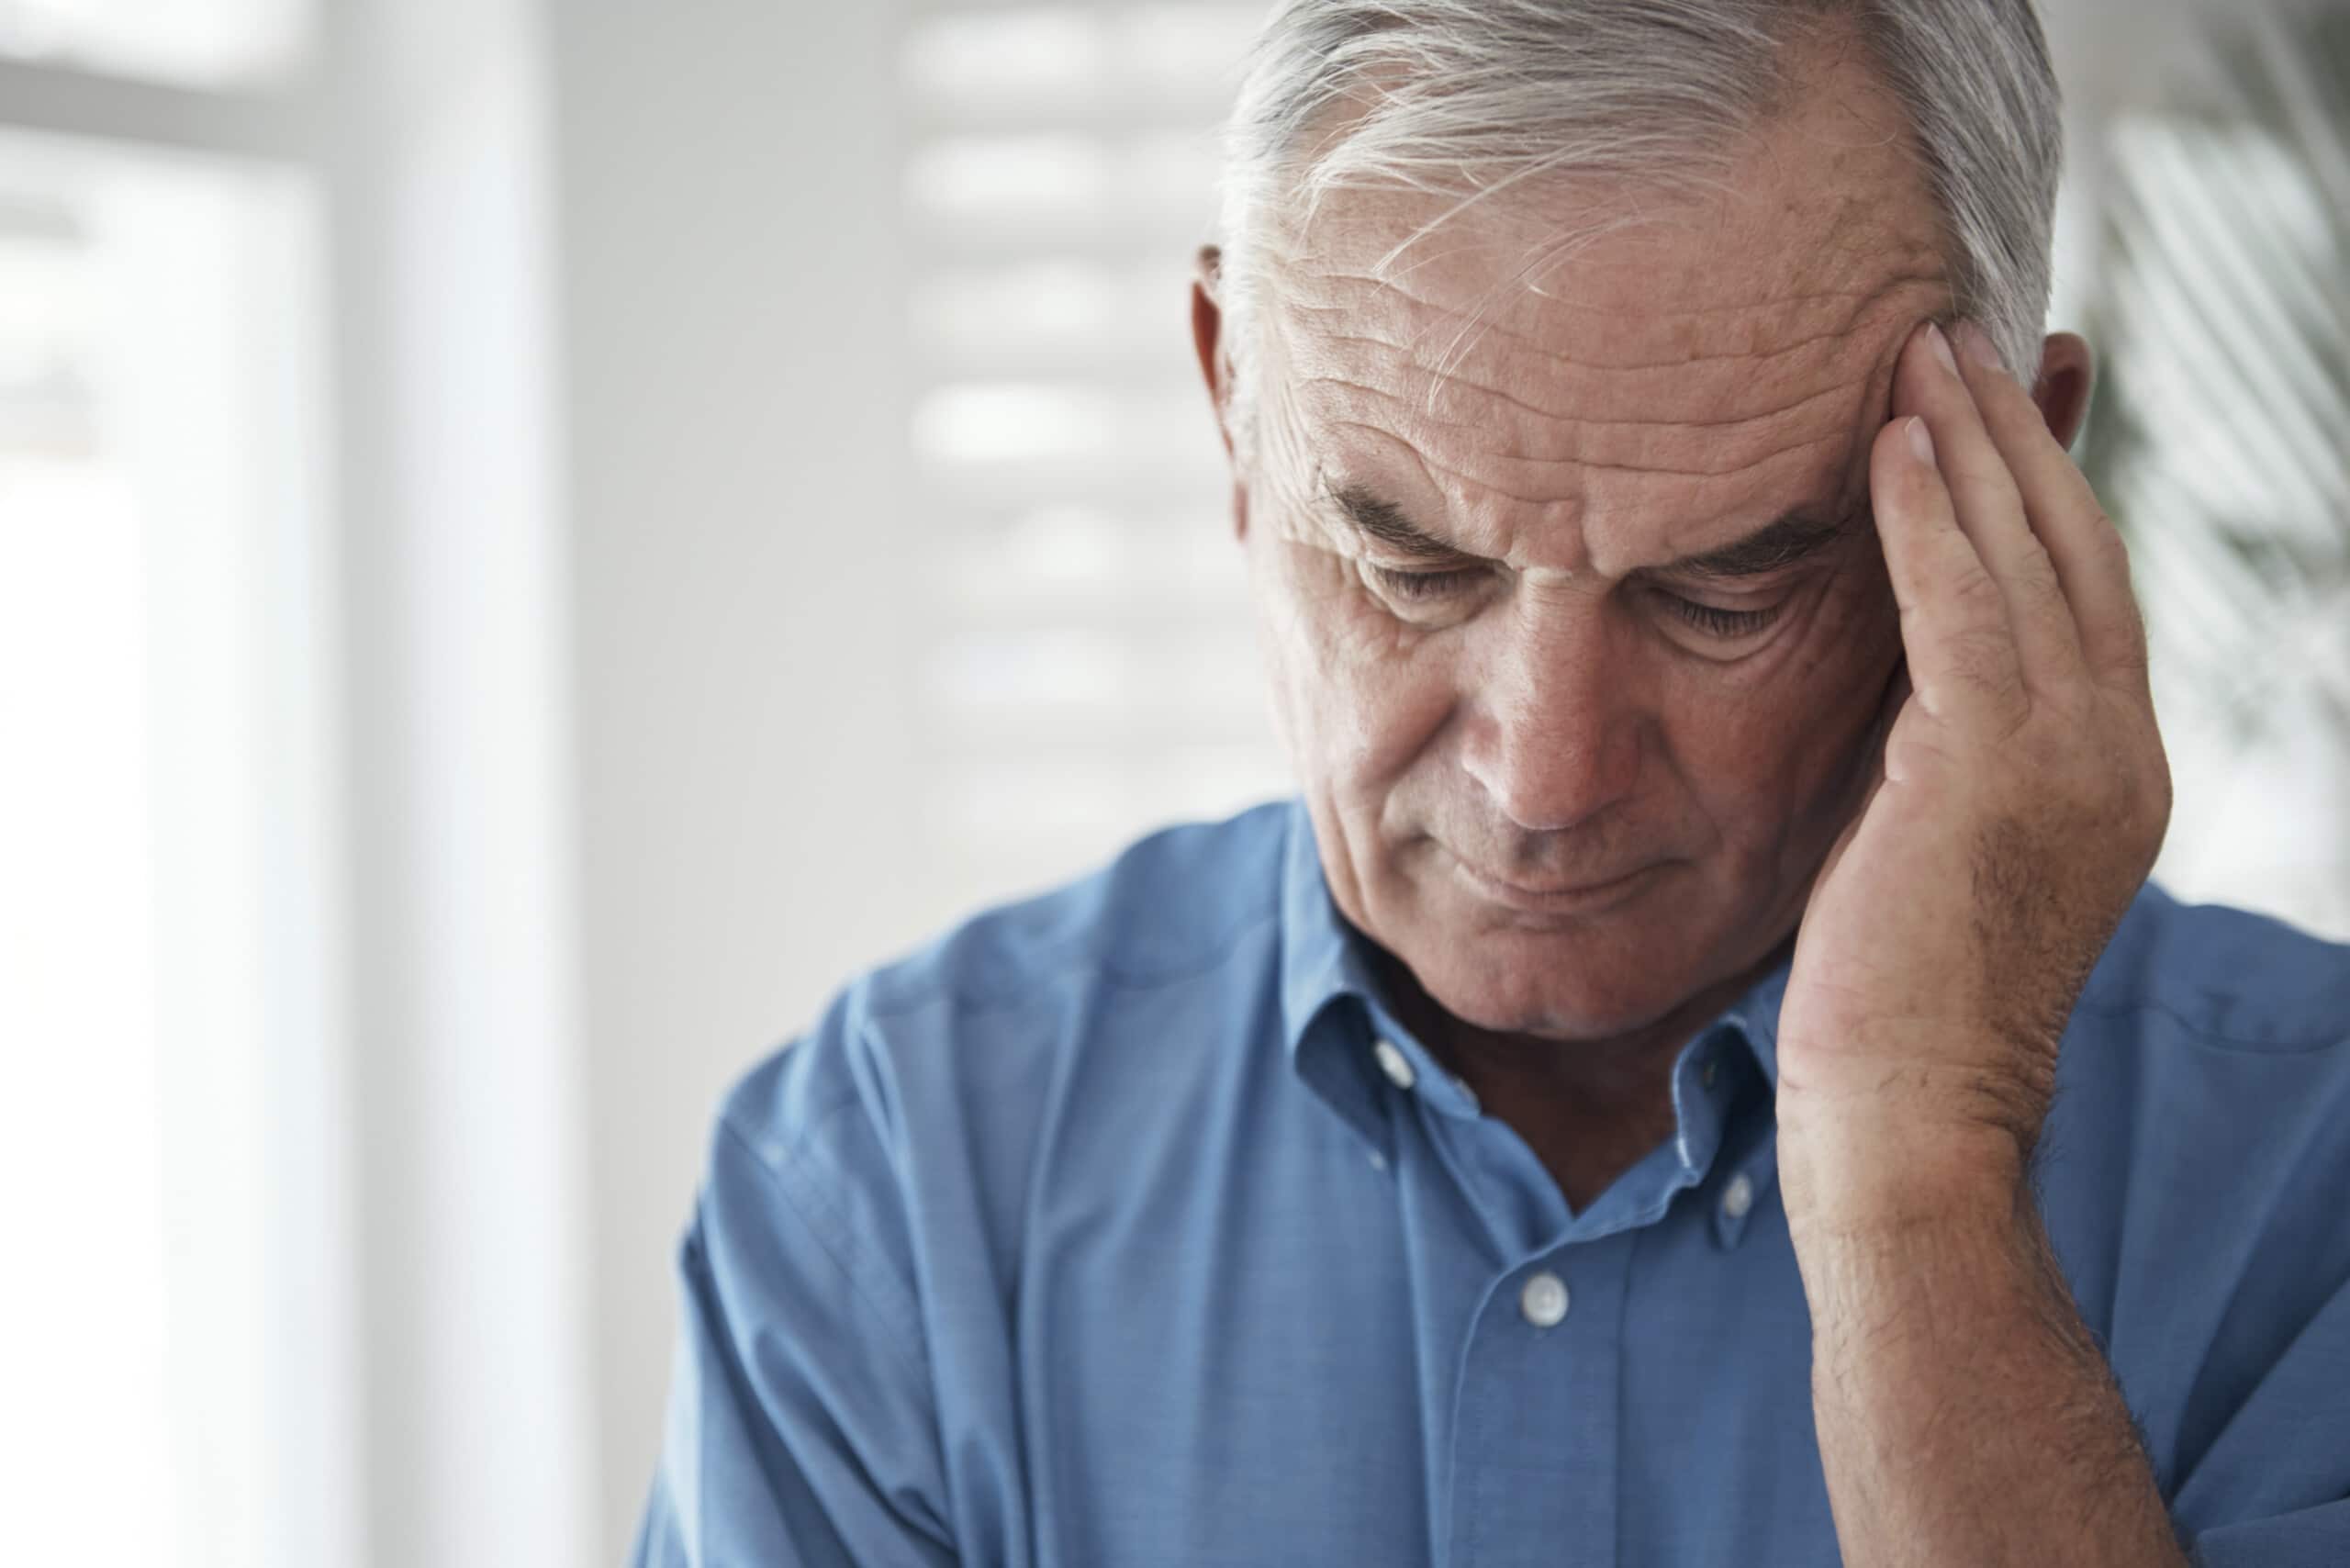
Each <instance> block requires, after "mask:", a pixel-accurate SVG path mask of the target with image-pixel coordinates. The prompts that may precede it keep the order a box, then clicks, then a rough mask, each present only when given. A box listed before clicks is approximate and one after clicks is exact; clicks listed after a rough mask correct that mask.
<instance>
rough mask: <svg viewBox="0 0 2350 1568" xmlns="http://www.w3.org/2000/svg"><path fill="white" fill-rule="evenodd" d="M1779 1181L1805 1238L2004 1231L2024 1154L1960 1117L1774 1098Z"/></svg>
mask: <svg viewBox="0 0 2350 1568" xmlns="http://www.w3.org/2000/svg"><path fill="white" fill-rule="evenodd" d="M1778 1128H1779V1131H1778V1161H1779V1182H1780V1187H1781V1191H1782V1195H1783V1200H1784V1202H1785V1206H1786V1211H1787V1217H1788V1224H1789V1226H1790V1227H1791V1228H1792V1229H1793V1230H1794V1231H1795V1232H1796V1239H1797V1240H1798V1241H1801V1240H1802V1239H1804V1238H1805V1237H1807V1235H1814V1234H1818V1235H1844V1236H1856V1237H1882V1236H1890V1235H1893V1234H1897V1233H1899V1232H1902V1231H1907V1230H1915V1229H1921V1228H1922V1229H1937V1230H1939V1229H1950V1228H1966V1229H1974V1230H1978V1231H1992V1232H1997V1231H2004V1230H2006V1229H2008V1228H2009V1227H2011V1226H2013V1225H2014V1224H2015V1223H2016V1221H2017V1219H2018V1217H2019V1216H2020V1215H2022V1214H2023V1213H2025V1212H2026V1211H2027V1210H2028V1209H2029V1207H2030V1202H2031V1187H2030V1179H2029V1173H2030V1155H2029V1153H2028V1151H2027V1150H2026V1148H2024V1146H2023V1144H2022V1143H2021V1142H2020V1140H2019V1139H2018V1137H2016V1136H2015V1135H2014V1134H2013V1133H2012V1132H2010V1131H2008V1130H2006V1129H2003V1128H1998V1127H1993V1126H1985V1125H1983V1124H1980V1123H1977V1122H1973V1121H1970V1120H1967V1119H1965V1118H1963V1117H1953V1116H1948V1115H1935V1114H1915V1113H1909V1112H1905V1111H1900V1110H1897V1109H1895V1108H1892V1107H1888V1106H1885V1105H1880V1104H1872V1103H1859V1102H1854V1101H1842V1102H1836V1103H1824V1104H1813V1103H1807V1102H1806V1101H1805V1100H1804V1099H1803V1098H1802V1097H1800V1096H1796V1097H1789V1096H1786V1095H1784V1094H1783V1095H1782V1096H1781V1098H1780V1106H1779V1112H1778Z"/></svg>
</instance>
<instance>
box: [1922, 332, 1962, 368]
mask: <svg viewBox="0 0 2350 1568" xmlns="http://www.w3.org/2000/svg"><path fill="white" fill-rule="evenodd" d="M1926 339H1927V341H1928V342H1930V343H1932V344H1933V345H1934V357H1935V358H1936V359H1938V360H1940V361H1942V368H1943V369H1944V370H1947V371H1949V372H1950V373H1951V374H1952V375H1957V374H1958V361H1956V360H1954V359H1953V358H1952V357H1951V353H1950V340H1949V339H1948V338H1946V337H1944V336H1943V335H1942V328H1941V326H1940V325H1939V324H1937V323H1935V322H1932V321H1929V322H1927V323H1926Z"/></svg>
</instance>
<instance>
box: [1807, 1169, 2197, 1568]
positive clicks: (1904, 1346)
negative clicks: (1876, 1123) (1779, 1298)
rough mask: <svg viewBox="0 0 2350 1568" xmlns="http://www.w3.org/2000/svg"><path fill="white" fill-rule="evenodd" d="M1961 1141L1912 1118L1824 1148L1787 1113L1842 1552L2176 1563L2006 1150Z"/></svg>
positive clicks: (1951, 1563)
mask: <svg viewBox="0 0 2350 1568" xmlns="http://www.w3.org/2000/svg"><path fill="white" fill-rule="evenodd" d="M1974 1155H1975V1151H1973V1150H1967V1151H1964V1152H1962V1151H1959V1150H1955V1149H1950V1148H1940V1147H1936V1148H1927V1147H1924V1146H1923V1145H1922V1144H1921V1142H1920V1140H1919V1139H1917V1138H1915V1137H1909V1138H1903V1139H1898V1140H1891V1139H1888V1140H1886V1145H1885V1147H1884V1148H1880V1149H1878V1150H1874V1151H1867V1152H1866V1154H1865V1155H1863V1153H1862V1152H1861V1151H1856V1150H1854V1149H1852V1148H1841V1149H1837V1150H1832V1151H1831V1150H1825V1149H1820V1148H1816V1147H1815V1146H1814V1145H1812V1144H1810V1143H1807V1141H1806V1140H1805V1139H1803V1138H1802V1137H1796V1139H1794V1140H1792V1141H1791V1140H1789V1139H1788V1138H1787V1137H1786V1129H1785V1127H1784V1126H1783V1129H1782V1139H1781V1167H1782V1179H1783V1181H1784V1182H1785V1183H1786V1188H1787V1200H1788V1213H1789V1220H1790V1226H1791V1228H1792V1229H1793V1232H1794V1240H1795V1245H1796V1257H1797V1261H1798V1263H1799V1265H1800V1268H1801V1271H1802V1274H1803V1280H1804V1288H1805V1292H1806V1294H1807V1297H1808V1299H1809V1302H1810V1306H1811V1315H1812V1404H1813V1412H1814V1417H1815V1420H1816V1422H1817V1425H1818V1439H1819V1453H1820V1462H1821V1464H1822V1467H1823V1468H1824V1470H1825V1473H1826V1476H1827V1481H1828V1492H1829V1499H1830V1505H1831V1506H1832V1507H1833V1509H1834V1512H1835V1518H1836V1530H1837V1536H1838V1538H1839V1540H1840V1542H1841V1546H1842V1549H1843V1558H1844V1561H1845V1562H1847V1563H1848V1564H1852V1565H1853V1568H1906V1565H1916V1568H1958V1565H1960V1564H1964V1565H1966V1568H1977V1565H1982V1564H2006V1563H2016V1564H2024V1563H2031V1564H2043V1563H2050V1562H2063V1563H2066V1564H2068V1565H2081V1568H2103V1565H2109V1564H2110V1565H2113V1568H2121V1565H2123V1564H2127V1565H2128V1568H2149V1565H2154V1568H2184V1564H2185V1563H2186V1561H2187V1560H2186V1558H2185V1556H2184V1555H2183V1553H2182V1552H2181V1551H2180V1550H2179V1548H2178V1545H2177V1538H2176V1537H2175V1536H2174V1534H2173V1532H2172V1529H2171V1527H2170V1522H2169V1518H2168V1516H2167V1514H2166V1512H2165V1508H2164V1506H2163V1501H2162V1497H2161V1495H2160V1493H2159V1492H2158V1491H2157V1489H2156V1487H2155V1484H2154V1474H2153V1472H2152V1470H2151V1468H2150V1467H2149V1465H2148V1463H2147V1460H2146V1457H2145V1453H2144V1450H2143V1448H2142V1446H2141V1444H2140V1441H2139V1437H2138V1433H2137V1429H2136V1428H2135V1427H2134V1425H2133V1424H2132V1420H2131V1417H2130V1412H2129V1407H2128V1406H2127V1404H2126V1403H2125V1402H2124V1400H2123V1399H2122V1396H2121V1390H2120V1389H2119V1387H2118V1386H2117V1385H2116V1384H2115V1383H2114V1380H2113V1376H2112V1373H2111V1372H2110V1370H2109V1368H2108V1366H2107V1365H2106V1362H2105V1359H2104V1357H2103V1355H2102V1354H2101V1352H2100V1351H2099V1350H2098V1346H2097V1343H2096V1341H2095V1339H2094V1338H2092V1337H2091V1335H2090V1334H2089V1331H2088V1329H2087V1326H2086V1325H2084V1324H2083V1323H2082V1321H2081V1318H2080V1314H2079V1312H2078V1311H2077V1309H2076V1307H2075V1305H2074V1304H2073V1300H2072V1296H2071V1293H2070V1291H2069V1290H2068V1289H2067V1288H2066V1286H2065V1280H2064V1276H2063V1274H2062V1273H2061V1271H2059V1270H2058V1268H2057V1265H2056V1260H2055V1258H2054V1256H2053V1253H2052V1252H2051V1250H2050V1249H2049V1246H2048V1241H2047V1238H2046V1235H2045V1232H2044V1231H2043V1230H2042V1226H2041V1224H2040V1218H2039V1215H2038V1212H2037V1209H2036V1207H2035V1205H2034V1204H2033V1203H2032V1202H2031V1195H2030V1190H2029V1188H2028V1187H2027V1186H2026V1185H2025V1184H2024V1182H2023V1181H2022V1178H2021V1171H2020V1162H2017V1161H2014V1160H2013V1159H2012V1157H2011V1156H2010V1159H2009V1165H2011V1166H2015V1167H2016V1168H2015V1169H2010V1170H2002V1169H2000V1168H1999V1166H2000V1162H1999V1160H1998V1159H1997V1157H1996V1155H1994V1156H1992V1157H1991V1158H1989V1159H1976V1158H1975V1157H1974ZM1863 1158H1864V1159H1866V1163H1867V1164H1868V1166H1869V1168H1870V1174H1869V1175H1868V1176H1867V1177H1866V1178H1863V1176H1862V1175H1861V1174H1860V1172H1859V1170H1857V1169H1856V1160H1857V1159H1863ZM1986 1165H1988V1166H1990V1167H1991V1170H1992V1172H1993V1173H1992V1174H1989V1175H1987V1176H1986V1174H1985V1171H1984V1168H1985V1166H1986ZM1886 1169H1897V1170H1901V1171H1902V1172H1903V1173H1904V1174H1903V1175H1902V1176H1900V1177H1899V1178H1897V1179H1896V1180H1894V1181H1890V1182H1888V1181H1886V1180H1884V1179H1883V1172H1884V1170H1886Z"/></svg>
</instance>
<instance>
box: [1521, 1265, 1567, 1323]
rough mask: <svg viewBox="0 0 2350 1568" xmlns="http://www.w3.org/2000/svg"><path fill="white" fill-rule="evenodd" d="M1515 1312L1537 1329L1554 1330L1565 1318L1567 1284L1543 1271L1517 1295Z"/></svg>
mask: <svg viewBox="0 0 2350 1568" xmlns="http://www.w3.org/2000/svg"><path fill="white" fill-rule="evenodd" d="M1517 1310H1518V1311H1520V1312H1522V1313H1524V1314H1525V1315H1526V1321H1527V1322H1528V1323H1531V1324H1532V1325H1534V1327H1537V1328H1556V1327H1558V1326H1559V1325H1560V1324H1561V1322H1563V1321H1565V1319H1566V1316H1567V1284H1566V1282H1565V1281H1564V1280H1561V1278H1559V1276H1558V1275H1556V1274H1554V1273H1551V1272H1550V1271H1549V1270H1547V1269H1545V1270H1544V1271H1542V1272H1540V1273H1539V1274H1537V1275H1535V1276H1534V1277H1533V1278H1532V1279H1530V1280H1528V1281H1527V1282H1526V1288H1525V1289H1524V1290H1522V1291H1520V1292H1519V1293H1518V1295H1517Z"/></svg>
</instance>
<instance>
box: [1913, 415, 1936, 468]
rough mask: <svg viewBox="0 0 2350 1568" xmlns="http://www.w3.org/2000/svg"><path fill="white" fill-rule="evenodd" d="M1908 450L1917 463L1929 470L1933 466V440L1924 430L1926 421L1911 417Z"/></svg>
mask: <svg viewBox="0 0 2350 1568" xmlns="http://www.w3.org/2000/svg"><path fill="white" fill-rule="evenodd" d="M1909 450H1910V451H1912V452H1914V453H1916V454H1918V461H1919V462H1920V463H1922V464H1924V465H1926V466H1927V467H1929V468H1931V467H1932V466H1933V465H1934V438H1933V436H1932V434H1931V433H1930V431H1927V429H1926V421H1925V420H1921V419H1919V418H1918V417H1917V416H1916V415H1914V414H1913V415H1911V416H1910V419H1909Z"/></svg>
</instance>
